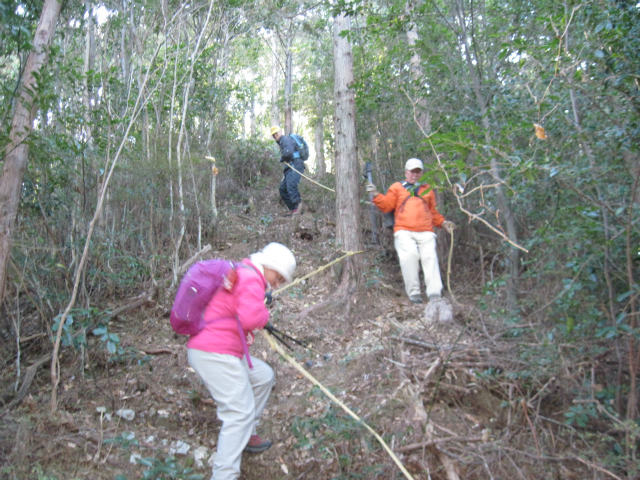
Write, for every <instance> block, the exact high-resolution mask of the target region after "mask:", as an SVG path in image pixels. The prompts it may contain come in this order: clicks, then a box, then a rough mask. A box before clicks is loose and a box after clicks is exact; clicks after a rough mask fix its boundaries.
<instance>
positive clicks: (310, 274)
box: [273, 250, 364, 295]
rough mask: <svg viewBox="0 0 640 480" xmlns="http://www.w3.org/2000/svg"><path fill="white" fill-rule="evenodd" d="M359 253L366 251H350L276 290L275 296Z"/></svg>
mask: <svg viewBox="0 0 640 480" xmlns="http://www.w3.org/2000/svg"><path fill="white" fill-rule="evenodd" d="M358 253H364V250H358V251H357V252H353V251H349V252H346V253H345V254H344V255H342V256H341V257H339V258H336V259H335V260H332V261H331V262H329V263H327V264H326V265H322V266H321V267H319V268H317V269H316V270H314V271H313V272H311V273H307V274H306V275H305V276H303V277H300V278H296V279H295V280H294V281H293V282H291V283H288V284H287V285H285V286H284V287H280V288H278V289H277V290H275V291H274V292H273V294H274V295H278V294H279V293H281V292H283V291H285V290H286V289H287V288H289V287H293V286H294V285H297V284H298V283H300V282H303V281H305V280H306V279H307V278H309V277H313V276H314V275H316V274H318V273H320V272H322V271H323V270H326V269H327V268H329V267H330V266H331V265H333V264H335V263H338V262H340V261H342V260H344V259H345V258H347V257H350V256H351V255H357V254H358Z"/></svg>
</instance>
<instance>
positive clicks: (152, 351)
mask: <svg viewBox="0 0 640 480" xmlns="http://www.w3.org/2000/svg"><path fill="white" fill-rule="evenodd" d="M140 352H141V353H144V354H145V355H162V354H163V353H168V354H169V355H176V352H175V350H173V349H171V348H169V347H159V348H149V349H140Z"/></svg>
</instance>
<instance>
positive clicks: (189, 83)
mask: <svg viewBox="0 0 640 480" xmlns="http://www.w3.org/2000/svg"><path fill="white" fill-rule="evenodd" d="M213 4H214V0H211V1H210V2H209V10H208V11H207V17H206V19H205V21H204V24H203V25H202V28H201V30H200V32H199V33H198V38H197V39H196V42H195V45H194V46H193V51H192V52H191V56H190V58H189V74H188V77H187V79H186V81H185V83H184V86H183V95H182V112H181V115H180V127H179V128H178V141H177V143H176V161H177V164H178V165H177V166H178V196H179V205H180V234H179V237H178V241H177V242H176V246H175V250H174V258H173V260H174V261H173V266H174V272H173V279H174V283H177V280H178V277H177V275H178V268H179V266H180V245H181V243H182V239H183V238H184V234H185V230H186V221H187V219H186V212H185V204H184V192H183V170H182V164H183V162H182V155H183V153H184V152H185V151H186V150H187V148H186V145H187V139H186V136H187V131H186V130H187V129H186V119H187V111H188V107H189V102H190V95H191V89H192V88H193V84H194V80H193V71H194V68H195V64H196V59H197V56H198V52H199V50H200V43H201V42H202V37H203V35H204V32H205V31H206V29H207V26H208V25H209V19H210V18H211V10H212V9H213ZM192 178H193V177H192ZM193 180H194V188H195V179H193ZM194 195H195V196H196V200H195V206H196V211H197V213H198V221H200V209H199V204H198V200H197V191H195V190H194ZM199 239H200V235H199V236H198V240H199Z"/></svg>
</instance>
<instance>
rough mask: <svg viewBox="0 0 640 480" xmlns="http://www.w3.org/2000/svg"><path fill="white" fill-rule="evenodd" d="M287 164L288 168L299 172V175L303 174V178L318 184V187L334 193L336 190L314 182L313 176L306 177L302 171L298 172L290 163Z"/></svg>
mask: <svg viewBox="0 0 640 480" xmlns="http://www.w3.org/2000/svg"><path fill="white" fill-rule="evenodd" d="M287 165H289V168H290V169H291V170H293V171H294V172H297V173H299V174H300V175H301V176H303V177H304V178H306V179H307V180H309V181H310V182H311V183H315V184H316V185H318V186H319V187H322V188H324V189H326V190H329V191H330V192H333V193H336V191H335V190H334V189H333V188H329V187H325V186H324V185H322V184H321V183H318V182H316V181H315V180H314V179H313V178H309V177H307V176H306V175H305V174H304V173H302V172H299V171H298V170H296V169H295V168H294V167H293V165H291V164H289V163H288V164H287Z"/></svg>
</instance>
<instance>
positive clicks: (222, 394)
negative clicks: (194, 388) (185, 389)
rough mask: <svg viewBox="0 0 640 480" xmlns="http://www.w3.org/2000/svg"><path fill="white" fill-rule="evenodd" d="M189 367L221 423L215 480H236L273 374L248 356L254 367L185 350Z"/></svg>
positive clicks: (218, 355)
mask: <svg viewBox="0 0 640 480" xmlns="http://www.w3.org/2000/svg"><path fill="white" fill-rule="evenodd" d="M187 355H188V359H189V365H191V367H192V368H193V369H194V370H195V371H196V372H197V374H198V375H199V376H200V378H201V379H202V381H203V382H204V384H205V386H206V387H207V390H209V392H210V393H211V396H212V397H213V399H214V400H215V401H216V404H217V406H218V410H217V414H218V419H219V420H220V421H221V422H222V427H221V428H220V434H219V435H218V449H217V452H216V456H215V459H214V463H213V476H212V477H211V478H212V479H215V480H236V479H237V478H238V477H239V476H240V462H241V460H242V451H243V450H244V448H245V447H246V446H247V443H248V442H249V438H250V437H251V435H252V434H255V433H256V426H257V425H258V421H259V419H260V415H261V414H262V411H263V410H264V407H265V405H266V404H267V400H268V399H269V394H270V393H271V388H272V387H273V384H274V383H275V375H274V373H273V370H272V369H271V367H270V366H269V365H268V364H267V363H265V362H263V361H262V360H260V359H259V358H256V357H251V363H252V364H253V368H249V366H248V365H247V361H246V359H245V358H242V359H240V358H238V357H234V356H233V355H225V354H222V353H209V352H203V351H202V350H196V349H193V348H190V349H188V354H187Z"/></svg>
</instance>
